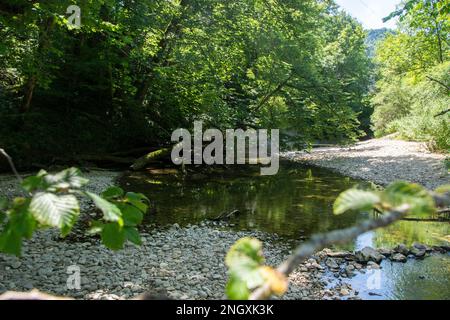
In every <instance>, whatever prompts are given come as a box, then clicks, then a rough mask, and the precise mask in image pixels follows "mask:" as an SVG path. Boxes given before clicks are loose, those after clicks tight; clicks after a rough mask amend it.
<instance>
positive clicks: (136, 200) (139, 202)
mask: <svg viewBox="0 0 450 320" xmlns="http://www.w3.org/2000/svg"><path fill="white" fill-rule="evenodd" d="M125 201H127V202H129V203H131V204H132V205H133V206H135V207H136V208H138V209H139V210H141V211H142V212H143V213H146V212H147V209H148V204H149V203H150V200H149V199H148V198H147V197H146V196H145V195H143V194H142V193H135V192H127V194H126V195H125Z"/></svg>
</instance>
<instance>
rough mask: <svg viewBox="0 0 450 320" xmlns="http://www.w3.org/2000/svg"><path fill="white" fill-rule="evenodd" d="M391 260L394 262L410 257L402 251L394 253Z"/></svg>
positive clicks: (403, 260)
mask: <svg viewBox="0 0 450 320" xmlns="http://www.w3.org/2000/svg"><path fill="white" fill-rule="evenodd" d="M391 260H392V261H394V262H402V263H404V262H406V261H407V260H408V259H407V258H406V256H405V255H403V254H401V253H396V254H394V255H392V256H391Z"/></svg>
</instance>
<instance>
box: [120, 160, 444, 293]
mask: <svg viewBox="0 0 450 320" xmlns="http://www.w3.org/2000/svg"><path fill="white" fill-rule="evenodd" d="M209 169H211V168H209ZM120 184H121V186H122V187H123V188H124V189H126V190H133V191H137V192H142V193H144V194H146V195H147V196H148V197H149V198H150V200H151V202H152V210H151V213H150V215H149V219H148V222H149V223H154V224H156V225H160V226H164V225H168V224H174V223H178V224H179V225H181V226H184V225H188V224H195V223H200V222H201V221H204V220H206V219H213V218H215V217H217V216H219V215H221V214H222V213H228V212H232V211H235V210H238V211H239V213H238V214H237V215H236V216H235V217H233V218H232V219H231V220H230V224H231V228H233V229H236V230H260V231H264V232H268V233H275V234H277V235H278V236H280V237H281V238H282V239H285V240H286V241H289V242H290V243H292V244H293V245H295V244H297V243H298V242H299V241H300V240H302V239H305V238H308V237H309V236H311V235H312V234H314V233H318V232H327V231H331V230H336V229H340V228H345V227H349V226H352V225H354V224H355V223H357V222H358V221H361V220H363V219H368V218H370V217H371V215H372V214H371V213H347V214H344V215H340V216H335V215H333V213H332V205H333V202H334V200H335V199H336V197H337V196H338V195H339V194H340V193H341V192H342V191H344V190H346V189H348V188H351V187H353V186H355V185H360V186H361V187H370V185H369V184H368V183H367V182H363V181H358V180H354V179H351V178H348V177H343V176H341V175H338V174H336V173H333V172H331V171H328V170H325V169H321V168H315V167H307V166H303V165H300V164H296V163H292V162H282V163H281V164H280V171H279V173H278V174H277V175H275V176H260V174H259V169H258V168H256V167H251V166H235V167H234V168H232V169H229V168H227V169H225V168H221V167H216V168H214V169H211V170H210V171H209V172H205V171H202V172H201V173H190V174H187V175H181V174H179V173H178V171H177V170H174V169H173V168H167V169H164V168H153V169H149V170H148V171H147V172H145V173H128V174H126V175H124V176H123V177H122V178H121V180H120ZM449 234H450V224H449V223H434V222H412V221H401V222H398V223H396V224H395V225H393V226H391V227H389V228H386V229H383V230H377V231H374V232H369V233H367V234H364V235H361V236H360V237H358V238H357V239H355V240H354V241H352V242H350V243H348V244H347V245H344V246H341V248H340V249H348V250H358V249H362V248H363V247H365V246H372V247H387V248H389V247H393V246H396V245H397V244H399V243H405V244H406V245H408V246H409V245H411V244H413V243H414V242H420V243H424V244H428V245H435V244H441V243H445V242H446V241H448V235H449ZM368 277H370V275H368V274H359V275H357V276H356V277H354V278H353V279H351V280H347V281H348V282H350V283H351V284H352V286H354V287H356V288H357V289H358V291H359V292H360V296H361V297H363V298H365V299H431V298H438V299H450V256H449V255H446V256H434V257H431V258H428V259H425V260H423V261H413V260H411V261H409V262H408V263H406V264H398V263H391V262H389V261H385V262H383V264H382V271H381V278H380V279H381V280H380V281H378V282H379V283H381V285H380V288H378V289H376V288H375V289H374V288H370V286H369V288H368V286H367V282H368Z"/></svg>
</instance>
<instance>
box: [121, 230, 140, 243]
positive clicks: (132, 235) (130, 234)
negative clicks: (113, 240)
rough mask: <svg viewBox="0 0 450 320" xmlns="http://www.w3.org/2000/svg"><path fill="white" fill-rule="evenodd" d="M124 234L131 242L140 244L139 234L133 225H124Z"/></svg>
mask: <svg viewBox="0 0 450 320" xmlns="http://www.w3.org/2000/svg"><path fill="white" fill-rule="evenodd" d="M123 230H124V232H125V236H126V238H127V239H128V240H130V241H131V242H132V243H134V244H136V245H138V246H140V245H141V244H142V241H141V236H140V235H139V231H138V230H137V229H136V228H134V227H124V228H123Z"/></svg>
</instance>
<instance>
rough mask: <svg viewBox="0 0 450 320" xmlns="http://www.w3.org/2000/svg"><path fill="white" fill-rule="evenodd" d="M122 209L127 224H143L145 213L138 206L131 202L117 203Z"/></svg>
mask: <svg viewBox="0 0 450 320" xmlns="http://www.w3.org/2000/svg"><path fill="white" fill-rule="evenodd" d="M117 206H118V207H119V209H120V211H122V218H123V222H124V225H125V226H132V227H134V226H137V225H139V224H141V222H142V220H143V219H144V214H143V213H142V211H140V210H139V209H138V208H136V207H134V206H132V205H129V204H118V205H117Z"/></svg>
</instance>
